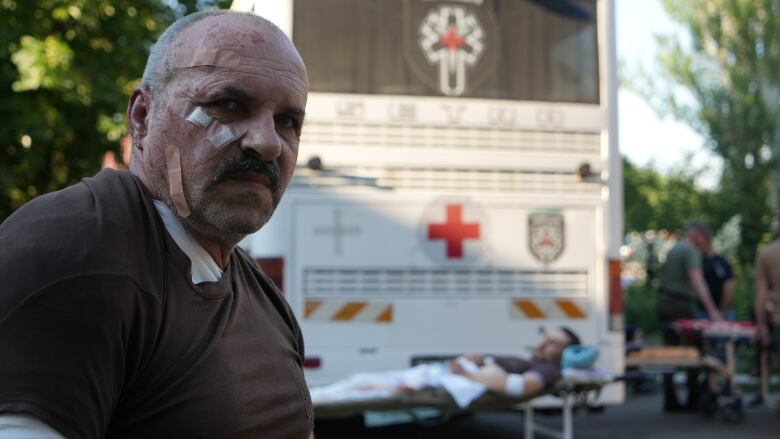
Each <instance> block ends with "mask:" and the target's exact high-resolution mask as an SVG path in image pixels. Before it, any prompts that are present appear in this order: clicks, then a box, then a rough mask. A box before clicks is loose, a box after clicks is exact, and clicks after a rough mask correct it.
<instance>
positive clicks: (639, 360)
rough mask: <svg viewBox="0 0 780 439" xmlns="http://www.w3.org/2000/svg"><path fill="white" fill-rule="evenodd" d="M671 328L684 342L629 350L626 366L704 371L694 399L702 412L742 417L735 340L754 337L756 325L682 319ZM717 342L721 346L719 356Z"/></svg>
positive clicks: (733, 418)
mask: <svg viewBox="0 0 780 439" xmlns="http://www.w3.org/2000/svg"><path fill="white" fill-rule="evenodd" d="M671 328H672V329H673V330H674V331H676V332H677V333H678V335H679V336H680V340H681V343H682V344H683V345H684V346H660V347H648V348H645V349H642V350H640V351H636V352H632V353H630V354H629V355H628V357H627V358H626V367H627V368H637V369H641V370H643V371H645V372H653V371H658V372H666V373H668V372H672V371H674V370H679V369H697V370H701V371H704V372H706V377H707V379H706V382H705V385H704V386H703V387H702V393H701V396H700V399H699V401H698V402H697V403H698V406H699V408H700V409H701V410H702V411H703V412H704V413H705V414H715V413H718V412H719V413H720V414H721V417H722V418H723V419H724V420H725V421H726V422H739V421H741V420H742V416H743V413H742V390H741V389H740V388H739V386H738V385H737V382H736V379H735V378H736V353H735V352H736V344H737V343H738V342H748V343H749V342H750V341H751V340H752V339H753V338H754V337H755V331H756V329H755V325H754V324H753V323H751V322H739V321H729V322H712V321H709V320H692V319H681V320H677V321H675V322H674V323H673V324H672V325H671ZM694 346H698V347H699V348H700V349H699V348H696V347H694ZM717 346H722V347H723V354H722V359H721V358H719V356H721V355H719V354H720V352H719V349H716V347H717ZM718 376H720V377H723V379H724V385H723V386H722V388H719V387H718V384H717V382H716V378H717V377H718Z"/></svg>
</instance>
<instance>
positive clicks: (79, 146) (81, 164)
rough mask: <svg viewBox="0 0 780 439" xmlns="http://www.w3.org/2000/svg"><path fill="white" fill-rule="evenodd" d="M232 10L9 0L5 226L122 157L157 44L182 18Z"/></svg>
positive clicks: (1, 11)
mask: <svg viewBox="0 0 780 439" xmlns="http://www.w3.org/2000/svg"><path fill="white" fill-rule="evenodd" d="M229 3H230V2H229V1H225V0H221V1H217V0H187V1H178V2H177V1H172V0H112V1H108V0H70V1H66V0H25V1H20V0H0V60H2V61H4V62H0V221H2V220H3V219H5V217H7V216H8V215H9V214H10V213H11V212H12V211H13V210H14V209H16V208H18V207H19V206H21V205H22V204H24V203H25V202H27V201H29V200H30V199H31V198H33V197H35V196H38V195H40V194H43V193H46V192H50V191H53V190H57V189H60V188H63V187H65V186H68V185H70V184H73V183H75V182H77V181H79V180H80V179H81V178H83V177H86V176H90V175H92V174H94V173H95V172H97V171H98V170H99V168H100V162H101V159H102V157H103V154H104V153H105V152H106V151H109V150H111V151H115V152H117V153H118V151H119V142H118V141H119V139H120V138H121V137H122V136H123V135H124V134H125V132H126V118H125V116H124V113H125V109H126V107H127V100H128V98H129V96H130V94H131V93H132V91H133V89H134V88H135V87H137V86H138V85H139V83H140V77H141V75H142V73H143V68H144V65H145V62H146V57H147V55H148V50H149V47H151V45H152V44H153V42H154V41H155V40H156V39H157V37H158V35H159V34H160V33H161V32H162V31H163V30H164V29H165V28H166V27H167V26H168V25H169V24H170V23H171V22H173V20H175V19H176V18H178V17H181V16H183V15H185V14H187V13H189V12H193V11H195V10H198V9H204V8H208V7H214V6H220V7H226V6H228V4H229ZM117 155H118V154H117Z"/></svg>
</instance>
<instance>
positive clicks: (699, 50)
mask: <svg viewBox="0 0 780 439" xmlns="http://www.w3.org/2000/svg"><path fill="white" fill-rule="evenodd" d="M663 4H664V7H665V8H666V10H667V12H668V13H669V16H670V17H671V18H672V19H673V20H674V21H676V22H677V23H678V24H680V25H682V26H683V28H684V29H686V30H687V33H688V36H689V37H690V44H683V43H681V42H679V41H677V39H675V38H673V37H671V36H666V37H659V38H658V44H659V48H660V49H659V53H658V59H659V62H660V65H661V70H662V76H663V77H664V79H665V81H661V83H662V84H664V85H663V86H662V87H655V86H653V87H649V88H648V89H647V90H645V93H644V94H645V95H647V96H649V97H651V100H652V102H653V104H654V105H653V106H654V107H655V108H656V109H657V110H659V112H660V113H662V114H672V115H675V116H676V117H678V118H681V119H683V120H685V121H687V122H688V123H689V124H690V125H691V126H692V127H693V128H694V129H696V130H697V131H699V132H700V133H701V134H702V135H703V136H704V137H705V138H706V139H707V143H706V144H707V146H708V147H709V148H710V149H711V150H712V151H713V152H714V153H716V154H717V155H718V156H720V157H722V158H723V175H722V176H721V183H720V190H719V193H718V194H717V199H718V203H717V209H716V210H717V212H715V213H714V215H715V217H716V218H717V219H718V220H719V221H721V222H722V221H725V219H727V218H731V217H733V216H734V215H737V214H740V215H741V217H742V219H743V220H742V222H741V223H740V227H741V235H742V246H741V247H740V249H739V252H738V255H737V256H738V261H739V262H740V263H742V264H750V263H752V261H753V259H754V256H755V251H756V247H757V245H758V244H759V243H760V242H761V241H762V239H764V237H765V235H766V232H767V231H768V229H769V223H770V221H771V217H772V216H773V213H776V212H773V211H776V210H777V206H775V205H772V204H771V202H770V201H771V199H772V198H773V197H772V192H774V191H776V188H775V187H774V184H773V182H772V177H773V175H775V174H776V173H777V165H778V159H777V158H778V157H780V75H778V74H779V73H780V0H664V2H663ZM656 81H657V79H656ZM663 87H667V88H663ZM659 96H660V97H659ZM680 96H683V97H684V98H683V99H681V98H680Z"/></svg>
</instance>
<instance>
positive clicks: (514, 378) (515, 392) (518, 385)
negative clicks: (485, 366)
mask: <svg viewBox="0 0 780 439" xmlns="http://www.w3.org/2000/svg"><path fill="white" fill-rule="evenodd" d="M504 392H505V393H506V394H507V395H510V396H523V393H524V392H525V379H524V378H523V376H522V375H520V374H517V373H510V374H509V376H507V377H506V387H505V388H504Z"/></svg>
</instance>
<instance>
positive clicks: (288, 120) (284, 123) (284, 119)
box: [275, 114, 298, 130]
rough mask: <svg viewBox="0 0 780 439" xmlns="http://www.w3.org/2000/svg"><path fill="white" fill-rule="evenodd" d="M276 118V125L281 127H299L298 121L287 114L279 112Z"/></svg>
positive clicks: (288, 128)
mask: <svg viewBox="0 0 780 439" xmlns="http://www.w3.org/2000/svg"><path fill="white" fill-rule="evenodd" d="M275 119H276V125H277V126H278V127H279V128H281V129H285V130H293V129H297V128H298V121H297V120H295V118H293V117H291V116H288V115H286V114H277V115H276V117H275Z"/></svg>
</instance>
